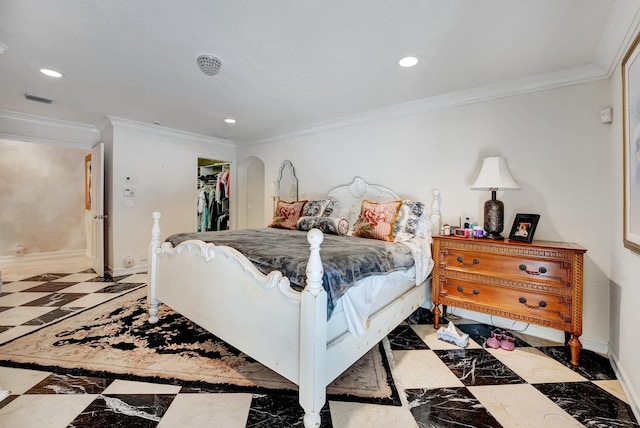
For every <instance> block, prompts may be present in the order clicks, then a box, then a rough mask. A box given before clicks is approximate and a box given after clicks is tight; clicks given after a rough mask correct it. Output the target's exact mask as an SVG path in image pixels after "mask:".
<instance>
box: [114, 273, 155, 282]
mask: <svg viewBox="0 0 640 428" xmlns="http://www.w3.org/2000/svg"><path fill="white" fill-rule="evenodd" d="M148 279H149V276H148V275H147V274H146V273H136V274H134V275H129V276H126V277H124V278H122V279H119V280H118V281H116V282H129V283H131V284H146V283H147V281H148Z"/></svg>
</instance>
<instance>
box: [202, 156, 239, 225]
mask: <svg viewBox="0 0 640 428" xmlns="http://www.w3.org/2000/svg"><path fill="white" fill-rule="evenodd" d="M231 179H232V178H231V162H229V161H224V160H218V159H209V158H200V157H199V158H198V166H197V172H196V180H197V183H198V184H197V191H196V206H195V211H196V231H197V232H207V231H216V230H227V229H229V228H230V204H229V197H230V195H231Z"/></svg>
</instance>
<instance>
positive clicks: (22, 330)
mask: <svg viewBox="0 0 640 428" xmlns="http://www.w3.org/2000/svg"><path fill="white" fill-rule="evenodd" d="M39 328H40V326H39V325H32V326H26V325H19V326H17V327H11V328H9V329H7V330H5V331H3V332H2V333H0V344H2V343H6V342H8V341H10V340H12V339H15V338H16V337H20V336H23V335H25V334H27V333H31V332H32V331H35V330H37V329H39Z"/></svg>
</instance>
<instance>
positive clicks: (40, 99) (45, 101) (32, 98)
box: [24, 92, 53, 104]
mask: <svg viewBox="0 0 640 428" xmlns="http://www.w3.org/2000/svg"><path fill="white" fill-rule="evenodd" d="M24 98H25V99H27V100H29V101H35V102H37V103H43V104H51V103H53V100H52V99H49V98H45V97H39V96H37V95H32V94H28V93H26V92H25V93H24Z"/></svg>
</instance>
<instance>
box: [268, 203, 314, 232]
mask: <svg viewBox="0 0 640 428" xmlns="http://www.w3.org/2000/svg"><path fill="white" fill-rule="evenodd" d="M306 203H307V201H294V202H286V201H278V205H276V211H275V213H274V214H273V221H272V222H271V224H270V225H269V227H276V228H280V229H292V230H296V228H297V224H298V219H299V218H300V217H301V216H302V211H303V210H304V206H305V205H306Z"/></svg>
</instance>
